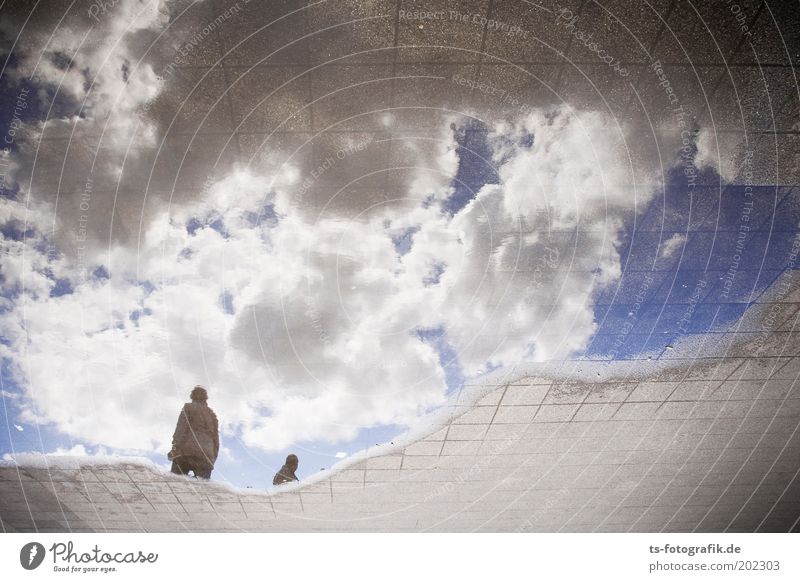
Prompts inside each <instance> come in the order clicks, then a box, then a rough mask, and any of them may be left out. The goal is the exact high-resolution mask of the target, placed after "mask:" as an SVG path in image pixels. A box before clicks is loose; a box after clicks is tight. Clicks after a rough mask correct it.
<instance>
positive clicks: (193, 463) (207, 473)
mask: <svg viewBox="0 0 800 582" xmlns="http://www.w3.org/2000/svg"><path fill="white" fill-rule="evenodd" d="M191 399H192V401H191V402H187V403H186V404H184V405H183V410H181V413H180V415H179V416H178V425H177V426H176V427H175V434H174V435H173V436H172V450H171V451H170V453H169V455H167V458H168V459H170V460H171V461H172V472H173V473H175V474H177V475H188V474H189V471H192V472H193V473H194V476H195V477H197V478H199V479H210V478H211V471H213V470H214V463H215V462H216V460H217V454H218V453H219V421H218V420H217V415H216V414H214V411H213V410H211V409H210V408H209V407H208V392H206V389H205V388H203V387H202V386H195V387H194V389H193V390H192V393H191Z"/></svg>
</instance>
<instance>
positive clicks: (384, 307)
mask: <svg viewBox="0 0 800 582" xmlns="http://www.w3.org/2000/svg"><path fill="white" fill-rule="evenodd" d="M140 11H141V12H142V13H141V15H140V16H136V15H137V14H139V12H140ZM89 24H91V26H92V28H91V30H90V29H89ZM164 26H165V13H164V11H163V10H162V7H161V6H160V5H159V4H157V3H143V2H135V1H132V0H131V1H127V2H125V1H123V2H120V3H119V4H118V5H117V6H116V7H115V12H114V14H113V15H107V17H106V18H104V19H102V20H101V22H100V23H98V24H95V23H94V22H93V21H92V22H91V23H89V22H88V21H86V19H85V18H84V19H83V20H81V19H78V20H74V21H71V22H70V26H67V27H59V28H58V29H57V30H56V34H55V35H54V36H53V38H52V39H51V40H50V42H49V43H48V40H47V39H48V36H47V35H48V34H49V33H50V31H49V30H48V29H47V28H46V27H44V28H43V30H42V31H41V32H40V33H37V34H33V35H31V36H30V37H29V38H28V37H26V38H27V40H26V41H25V44H23V45H21V46H20V47H18V53H19V62H20V68H19V71H18V74H19V75H20V76H22V75H27V74H30V73H32V72H33V70H34V67H36V66H37V65H36V63H39V65H38V67H39V68H38V69H37V73H38V75H39V77H40V80H41V83H43V84H45V85H48V86H59V85H60V86H61V87H62V90H63V91H64V92H65V93H66V94H68V95H69V96H70V97H71V99H73V100H75V101H76V102H78V103H80V104H82V106H83V109H82V116H80V117H79V116H74V115H68V116H65V117H64V118H61V119H58V118H56V119H51V120H48V121H47V123H46V124H45V123H32V124H29V125H27V126H26V127H25V128H24V131H22V132H21V133H20V135H19V138H18V146H19V147H18V150H17V152H16V153H15V154H14V158H13V159H12V160H10V164H11V165H12V166H13V167H14V168H15V170H14V175H15V176H16V178H17V179H19V180H20V182H21V184H22V185H23V193H24V194H25V195H26V196H27V198H26V199H25V202H24V203H22V202H14V201H10V200H9V201H5V202H4V204H3V205H0V222H2V224H7V223H9V222H14V223H18V224H21V225H26V226H27V227H30V228H33V229H34V230H33V231H31V232H30V234H29V236H27V237H25V238H24V240H18V239H19V237H9V238H2V239H0V243H2V247H3V252H4V253H5V254H6V259H5V260H4V261H3V263H2V266H0V269H1V272H2V275H3V278H2V287H3V296H4V298H3V299H2V301H3V303H2V307H3V309H2V310H0V325H2V326H3V329H4V333H3V335H4V337H5V339H6V340H7V341H6V342H4V343H0V357H3V358H8V360H9V361H10V362H11V368H10V370H11V373H12V374H13V376H14V378H15V380H16V382H17V383H18V384H19V385H20V386H21V387H23V388H24V391H25V396H26V398H25V399H24V400H22V399H19V400H18V401H17V403H16V404H17V405H18V406H20V407H21V408H22V409H23V420H24V421H26V422H50V423H54V424H55V425H56V426H57V427H58V428H59V429H60V430H62V431H64V432H65V433H67V434H69V435H71V436H73V437H76V438H80V439H81V440H83V441H85V442H88V443H92V444H101V445H103V446H106V447H112V448H114V449H126V450H131V449H134V450H145V451H162V452H163V451H165V450H166V449H168V448H169V444H170V440H171V435H172V431H173V429H174V423H175V421H176V418H177V414H178V411H179V410H180V406H181V404H182V402H184V401H185V400H186V399H187V396H188V391H189V390H190V389H191V387H192V386H194V385H195V384H197V383H202V384H204V385H207V386H208V387H209V390H210V397H211V401H210V403H211V405H212V407H214V409H215V410H216V411H217V413H218V415H219V417H220V419H221V421H222V423H223V429H224V431H225V434H227V435H229V436H230V435H232V434H234V433H235V434H236V435H237V436H240V437H241V438H242V440H243V441H244V443H245V444H247V445H249V446H252V447H259V448H262V449H266V450H278V449H283V448H286V447H288V446H289V445H291V444H293V443H296V442H298V441H310V440H327V441H335V440H347V439H351V438H353V437H355V436H356V434H357V433H358V431H359V430H360V429H361V428H364V427H369V426H375V425H380V424H390V423H396V424H407V423H410V422H411V421H412V420H413V419H415V418H417V417H418V416H419V415H420V414H421V413H423V412H425V411H426V410H428V409H430V408H432V407H435V406H436V405H438V404H440V403H442V402H443V400H444V397H445V393H446V389H447V387H446V384H445V373H444V370H443V367H442V365H441V363H440V361H439V354H438V352H437V349H436V348H435V347H434V345H433V342H432V341H430V340H426V339H424V338H421V337H420V334H419V333H418V332H420V330H439V331H440V332H441V333H442V341H444V342H446V343H447V344H449V346H450V347H452V349H454V350H455V353H456V354H457V357H458V360H459V363H460V364H461V366H462V367H463V370H464V372H465V373H466V374H467V375H470V376H474V375H477V374H480V373H481V372H483V371H485V370H486V369H488V368H489V367H494V366H511V365H514V364H516V363H518V362H520V361H522V360H525V359H535V360H547V359H559V358H564V357H567V356H569V355H570V354H572V353H574V352H577V351H580V350H581V349H583V348H585V346H586V345H587V342H588V340H589V338H591V336H592V334H593V333H594V330H595V322H594V318H593V309H592V307H593V297H594V295H595V293H596V292H597V291H598V290H600V289H602V288H603V287H604V286H606V285H609V284H612V283H614V282H615V281H616V280H617V279H618V277H619V275H620V259H619V254H618V251H617V246H618V244H619V240H618V237H619V231H620V228H621V226H622V224H623V220H624V219H625V217H626V216H627V215H629V214H631V213H632V212H635V211H636V210H637V209H638V208H640V207H642V206H644V205H645V204H646V203H647V202H648V200H649V194H650V191H651V190H650V188H649V187H645V188H644V189H643V188H642V187H640V188H638V189H637V188H635V187H632V186H631V184H634V183H635V182H636V180H634V176H636V177H639V179H641V177H643V176H648V175H650V174H651V173H652V168H649V167H646V166H645V167H642V164H643V162H636V163H633V162H632V161H631V159H630V156H629V154H628V151H627V143H628V139H630V136H629V135H627V134H626V132H625V130H624V129H623V128H620V127H618V126H617V125H616V124H614V123H612V121H611V120H610V119H609V118H607V117H606V116H604V115H601V114H598V113H590V112H579V113H569V112H567V110H566V109H557V110H550V111H535V112H533V113H531V114H530V115H529V116H527V117H526V118H524V119H519V120H516V121H515V122H513V123H512V122H506V123H502V124H498V125H497V126H496V127H495V129H494V132H493V133H492V135H491V136H490V140H491V143H492V144H493V146H494V147H495V150H496V152H497V156H496V158H495V160H494V162H495V163H496V165H497V171H498V175H499V176H500V178H501V182H500V184H491V185H486V186H485V187H483V188H482V189H481V190H480V191H479V192H478V193H477V195H476V197H475V199H474V200H472V201H471V202H470V203H469V204H468V205H467V206H466V207H464V208H463V209H461V210H460V211H459V212H457V213H456V214H455V215H454V216H451V215H450V214H448V213H446V212H443V211H442V209H441V204H442V203H443V202H444V201H445V200H446V199H447V198H448V196H450V195H451V194H452V187H451V185H452V182H453V178H454V177H455V175H456V172H457V170H458V163H459V160H458V156H457V153H456V149H457V148H456V145H457V144H456V143H455V141H454V139H453V135H452V131H451V130H450V127H449V126H450V123H451V122H455V123H460V120H459V119H456V118H452V119H447V120H446V121H445V122H444V123H443V124H442V126H441V128H440V131H439V132H438V134H435V135H434V137H433V138H431V139H429V140H425V141H422V140H420V141H416V142H415V141H413V140H408V141H407V142H405V143H400V142H398V144H397V147H403V148H408V149H409V150H410V151H409V152H408V153H409V156H410V159H414V158H416V159H417V160H418V163H417V165H418V166H420V167H422V166H424V167H426V168H428V169H427V170H419V171H418V172H416V173H415V174H414V175H413V176H412V177H411V178H410V179H409V180H408V182H407V183H406V184H405V185H404V186H403V190H402V191H399V192H398V193H397V198H398V199H400V200H402V203H397V204H394V205H392V204H386V205H382V206H379V207H377V208H372V209H371V211H370V212H369V213H364V214H360V215H357V217H354V216H356V213H353V215H352V216H351V215H348V214H346V213H345V212H335V211H328V212H322V211H321V210H320V209H321V208H323V207H324V206H325V205H326V204H327V202H328V201H322V202H320V201H319V200H317V199H316V198H314V196H316V195H317V194H315V193H311V192H309V193H308V196H305V197H302V196H298V188H299V183H300V177H301V176H302V177H305V174H304V168H301V167H299V166H297V165H295V164H294V163H282V162H281V157H280V155H279V154H281V153H283V152H266V153H265V155H264V156H263V157H262V158H261V159H260V160H259V164H258V165H256V166H253V167H251V168H249V169H243V168H238V167H226V168H223V171H222V172H221V174H220V177H219V178H218V179H216V181H212V182H210V183H209V184H208V185H207V186H208V187H205V188H202V190H201V191H200V192H198V193H197V194H196V195H195V196H194V197H193V198H190V199H187V198H180V197H178V196H176V197H175V198H172V199H170V204H169V205H167V204H163V203H161V201H160V200H158V194H157V193H156V194H155V197H156V201H155V202H151V199H148V203H147V205H145V204H144V201H143V199H141V198H139V197H138V196H137V195H134V194H131V193H130V192H138V193H141V192H143V191H144V187H145V186H144V185H148V183H147V179H149V177H151V172H150V171H151V169H154V167H155V165H156V164H154V161H153V160H154V159H155V156H156V151H157V150H158V147H159V144H160V138H162V137H163V135H161V134H160V133H159V132H160V131H161V128H159V127H158V124H157V123H155V122H153V121H151V120H150V118H148V117H147V116H143V115H142V108H143V106H145V105H146V104H148V103H152V102H153V100H154V99H156V98H157V97H158V96H159V94H160V93H159V92H160V91H162V89H163V86H164V85H163V83H162V82H161V81H158V80H156V78H155V74H154V72H153V70H154V69H153V67H152V66H151V64H150V61H149V59H150V56H148V55H147V53H146V49H147V47H148V46H149V43H150V41H151V40H152V39H153V38H154V37H155V36H157V34H158V33H159V32H160V31H161V30H162V29H163V27H164ZM87 32H88V33H89V35H90V36H89V38H90V40H91V42H88V43H85V44H83V45H81V39H82V38H83V35H84V34H86V33H87ZM62 53H63V54H66V55H67V56H68V57H69V58H74V59H75V62H76V66H75V67H73V68H64V67H62V66H59V64H58V62H59V61H58V59H57V58H55V57H57V56H58V55H59V54H62ZM87 79H88V80H90V82H91V83H90V85H91V89H88V88H87V84H86V80H87ZM389 121H391V123H392V124H394V125H396V122H395V121H394V120H389ZM389 121H387V123H389ZM73 130H74V132H73ZM529 134H533V135H534V138H535V139H534V141H535V143H534V146H533V148H530V149H529V148H527V147H524V146H521V145H519V144H520V138H521V136H524V135H529ZM56 135H61V136H70V135H72V136H73V139H72V140H71V141H70V144H71V145H70V150H69V152H68V153H67V152H65V151H64V150H62V149H59V148H60V147H62V146H61V145H59V144H63V143H65V140H49V139H48V137H52V136H56ZM42 138H44V139H42ZM432 144H435V145H432ZM512 144H516V145H512ZM334 147H339V144H337V145H336V146H334ZM370 147H372V146H370ZM374 150H375V152H376V154H375V155H376V157H377V158H379V157H380V151H381V150H380V149H379V148H378V147H374ZM162 152H163V150H162ZM95 154H97V155H95ZM162 155H163V153H162ZM34 159H35V160H37V161H36V164H34ZM357 159H358V158H357V155H355V154H354V155H352V156H348V157H347V159H346V160H341V161H340V160H338V159H337V162H336V163H337V164H339V165H338V166H337V167H336V168H335V169H334V170H335V171H340V170H342V169H343V168H346V167H347V166H345V164H349V163H356V162H355V161H356V160H357ZM65 160H66V161H67V162H68V163H66V164H65V163H64V162H65ZM92 164H94V168H95V169H94V173H93V174H92V176H93V180H94V185H93V187H92V188H93V189H94V191H92V192H89V193H88V194H90V196H89V198H90V205H91V209H90V210H84V209H82V207H81V204H82V202H84V197H85V196H86V195H87V191H86V188H85V184H86V175H87V168H88V167H90V166H91V165H92ZM123 166H124V167H123ZM34 167H37V168H39V169H40V171H41V172H42V173H41V174H40V175H38V174H37V175H34ZM62 168H64V174H59V172H60V171H61V169H62ZM370 169H374V168H370ZM54 172H55V173H54ZM154 173H155V172H154ZM331 173H333V172H331ZM31 176H33V177H34V178H35V179H34V180H33V181H32V182H31V181H30V179H31ZM326 178H327V175H326ZM153 180H154V184H149V185H148V186H149V187H150V188H151V191H148V195H149V196H151V198H152V197H153V195H154V194H153V193H152V190H155V191H156V192H158V191H161V190H163V191H164V192H168V193H169V194H170V195H171V194H172V192H171V190H170V186H171V185H170V183H169V180H167V179H164V178H163V177H161V178H159V177H158V176H155V177H153ZM322 182H323V180H320V182H317V183H315V184H314V186H315V187H319V186H322V185H323V183H322ZM103 187H107V188H110V190H108V191H109V192H117V188H118V187H119V192H122V193H123V194H122V195H120V196H117V195H116V194H115V195H114V196H113V197H112V196H106V197H105V198H103V197H101V195H100V194H99V191H100V190H102V188H103ZM319 190H322V191H324V188H319ZM65 193H66V195H65ZM162 193H163V192H162ZM28 195H29V196H28ZM56 200H58V213H57V214H56V210H55V207H56V205H55V201H56ZM423 201H425V202H423ZM112 208H113V209H114V217H113V219H112V217H111V214H112ZM318 211H319V212H318ZM85 214H88V215H89V218H90V220H91V227H90V228H88V232H85V233H83V235H85V237H86V238H87V239H88V240H86V241H83V240H81V239H82V238H83V235H82V233H81V227H80V225H81V221H82V218H81V217H82V216H83V215H85ZM118 216H121V217H122V218H121V219H118ZM119 220H121V221H122V222H121V225H120V224H118V221H119ZM140 223H141V224H140ZM112 226H113V227H114V228H113V233H112V229H111V227H112ZM401 233H413V234H408V236H409V237H410V240H411V245H410V248H409V249H408V250H407V252H405V253H404V254H402V255H401V254H399V253H398V252H397V250H396V249H395V246H394V244H393V240H392V237H393V236H398V235H399V234H401ZM54 244H55V245H56V246H55V248H56V249H57V252H50V251H51V250H52V249H53V246H52V245H54ZM100 266H102V267H103V269H104V271H105V274H107V275H108V276H105V274H102V275H100V274H99V272H98V273H95V274H93V273H94V272H95V269H96V268H97V267H100ZM64 280H68V281H69V284H70V286H71V288H72V291H71V292H66V293H65V292H64V291H65V289H64V284H63V281H64ZM58 281H62V282H61V283H58ZM57 285H60V286H61V287H60V289H61V292H60V293H54V291H55V290H56V289H57ZM431 333H433V332H431ZM74 451H75V454H79V453H80V450H79V449H74ZM68 452H69V451H68ZM84 452H85V451H84ZM223 453H224V454H228V452H227V450H226V449H223ZM70 454H72V453H70ZM337 457H338V455H337Z"/></svg>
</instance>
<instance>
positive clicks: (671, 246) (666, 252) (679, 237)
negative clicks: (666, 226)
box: [658, 232, 686, 259]
mask: <svg viewBox="0 0 800 582" xmlns="http://www.w3.org/2000/svg"><path fill="white" fill-rule="evenodd" d="M685 242H686V235H683V234H680V233H678V232H676V233H675V234H673V235H672V236H671V237H669V238H668V239H667V240H665V241H664V242H662V243H661V247H660V248H659V249H658V256H659V258H661V259H668V258H670V257H671V256H672V255H673V254H675V251H677V250H678V249H679V248H681V247H682V246H683V244H684V243H685Z"/></svg>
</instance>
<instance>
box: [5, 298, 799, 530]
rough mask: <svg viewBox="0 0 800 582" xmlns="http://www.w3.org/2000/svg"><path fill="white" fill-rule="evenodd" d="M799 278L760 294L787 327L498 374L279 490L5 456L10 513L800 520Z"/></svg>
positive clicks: (345, 521) (438, 525)
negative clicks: (402, 438)
mask: <svg viewBox="0 0 800 582" xmlns="http://www.w3.org/2000/svg"><path fill="white" fill-rule="evenodd" d="M796 295H798V293H797V292H796V291H795V293H793V294H790V295H789V296H787V297H785V298H784V301H783V302H782V303H780V304H778V303H775V304H766V305H764V306H761V308H762V310H766V313H770V312H774V311H775V310H776V308H779V309H781V310H783V309H784V308H787V309H788V310H789V313H793V314H792V315H788V316H786V317H785V319H782V322H781V323H775V324H774V326H773V328H772V329H774V330H776V331H771V330H767V329H766V328H764V329H762V331H761V333H762V335H761V339H758V338H755V339H753V338H751V339H750V340H749V343H741V342H740V341H737V337H738V334H735V333H730V334H726V335H730V341H731V342H732V343H731V345H730V346H729V347H728V348H727V353H725V352H722V353H723V354H724V355H719V356H716V357H702V350H698V348H696V347H695V348H693V350H692V351H693V352H694V353H693V354H691V355H690V354H682V353H681V345H676V351H677V352H678V353H677V354H676V356H675V361H674V364H675V365H674V366H673V367H668V368H663V367H662V368H661V369H660V370H658V371H654V372H653V373H650V374H644V376H642V375H641V374H640V373H639V374H637V368H640V367H642V366H644V365H645V363H643V362H635V361H634V362H619V363H617V364H614V367H613V368H602V367H598V366H599V365H598V363H591V362H589V363H587V362H577V363H576V362H572V363H568V364H561V365H560V366H559V367H558V369H555V368H554V367H553V366H552V365H550V366H547V365H542V366H541V369H542V375H541V376H528V377H525V378H524V379H520V380H516V381H513V382H510V383H507V384H502V383H501V384H500V385H498V386H497V387H495V388H490V389H488V390H487V389H485V388H482V389H481V391H482V392H481V394H482V396H481V397H480V398H479V399H478V401H477V402H474V403H473V404H469V405H466V404H463V405H462V404H460V403H459V402H458V400H457V399H456V400H455V401H454V403H453V406H452V407H451V410H450V411H449V412H450V419H449V420H448V421H447V422H445V423H443V424H442V426H440V427H438V428H436V429H435V430H434V431H433V432H431V433H430V434H428V435H427V436H425V437H424V438H421V439H419V440H417V441H415V442H412V443H411V444H409V445H407V446H405V447H404V448H398V449H397V450H393V451H390V452H389V453H388V454H385V455H382V456H376V457H372V458H368V459H365V460H361V461H357V462H355V463H353V464H351V465H350V466H347V467H345V468H344V469H343V470H340V471H334V472H332V473H331V475H330V476H329V477H328V478H327V479H324V480H320V481H318V482H315V483H310V484H307V485H303V486H301V487H299V488H297V489H296V490H290V491H286V492H282V493H278V494H272V495H269V494H266V493H254V492H233V491H231V490H229V489H226V488H225V487H223V486H221V485H219V484H215V483H213V482H211V483H201V482H196V481H193V480H191V479H184V478H180V477H175V476H172V475H169V474H165V473H163V472H161V471H159V470H156V469H153V468H150V467H146V466H142V465H136V464H119V465H97V464H85V465H83V466H80V465H79V463H80V460H78V459H75V460H73V461H74V463H75V465H74V467H73V468H71V469H67V468H63V460H61V461H60V462H59V467H61V468H58V469H55V468H51V469H50V470H47V469H44V468H25V467H20V468H17V467H5V468H2V469H0V492H1V493H2V495H0V519H1V520H2V526H3V528H4V530H5V531H40V532H42V531H67V530H71V531H148V532H155V531H215V532H216V531H615V532H616V531H673V532H674V531H680V532H685V531H705V532H708V531H712V532H717V531H746V532H751V531H784V532H785V531H790V530H794V531H797V530H798V523H799V522H800V479H798V472H800V433H798V426H800V387H798V384H797V378H798V375H799V374H800V357H798V355H797V352H798V347H797V346H798V344H797V332H795V331H792V330H794V325H795V323H796V322H797V318H798V313H797V312H796V307H797V306H796V305H795V304H794V303H796V299H797V297H795V296H796ZM763 313H764V311H762V314H763ZM743 323H747V322H746V321H745V322H743ZM778 330H783V331H778ZM716 348H718V344H717V345H716ZM716 348H715V349H716ZM605 365H606V364H602V366H605ZM593 366H594V367H595V368H597V370H611V371H613V375H612V374H605V373H603V374H601V376H600V377H599V378H598V381H592V382H587V381H586V380H570V379H569V378H571V377H573V378H577V377H578V376H580V377H581V378H585V377H586V372H587V370H589V371H590V373H591V374H594V371H593V370H594V368H593ZM579 368H580V369H581V370H582V371H581V372H580V373H579V372H578V369H579ZM554 370H555V371H554ZM556 376H557V377H559V378H561V379H559V380H552V379H551V378H553V377H556ZM462 394H464V395H466V394H468V392H466V391H465V392H464V393H462ZM464 398H465V399H466V398H469V399H471V398H472V397H467V396H464Z"/></svg>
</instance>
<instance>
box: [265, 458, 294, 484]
mask: <svg viewBox="0 0 800 582" xmlns="http://www.w3.org/2000/svg"><path fill="white" fill-rule="evenodd" d="M298 465H300V461H299V460H298V459H297V455H289V456H288V457H286V463H284V465H283V467H281V468H280V470H279V471H278V472H277V473H275V477H273V478H272V484H273V485H281V484H283V483H288V482H289V481H299V480H300V479H298V478H297V475H295V474H294V472H295V471H297V467H298Z"/></svg>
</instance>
